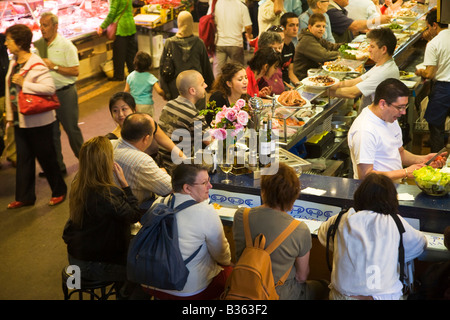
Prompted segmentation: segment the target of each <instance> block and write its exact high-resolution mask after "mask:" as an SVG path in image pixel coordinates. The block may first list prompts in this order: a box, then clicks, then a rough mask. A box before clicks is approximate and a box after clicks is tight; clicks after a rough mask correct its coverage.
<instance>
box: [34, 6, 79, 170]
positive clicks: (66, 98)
mask: <svg viewBox="0 0 450 320" xmlns="http://www.w3.org/2000/svg"><path fill="white" fill-rule="evenodd" d="M40 24H41V26H40V27H41V32H42V38H41V39H39V40H37V41H36V42H35V43H34V44H35V46H36V48H37V49H38V53H39V56H40V57H41V58H42V60H44V62H45V63H46V65H47V67H48V68H49V69H50V71H51V72H50V73H51V75H52V78H53V81H54V82H55V87H56V95H57V96H58V99H59V102H60V104H61V105H60V107H59V108H58V109H56V120H57V121H56V122H55V124H54V129H53V140H54V144H55V149H56V155H57V159H58V164H59V167H60V170H61V172H62V173H63V175H65V174H67V170H66V166H65V164H64V162H63V156H62V152H61V130H60V124H61V125H62V126H63V128H64V131H65V132H66V133H67V137H68V139H69V144H70V147H71V149H72V151H73V153H74V155H75V156H76V157H77V158H78V153H79V152H80V148H81V145H82V144H83V141H84V139H83V135H82V133H81V130H80V127H79V126H78V93H77V88H76V86H75V82H76V80H77V76H78V73H79V71H78V66H79V64H80V63H79V60H78V50H77V48H76V47H75V45H74V44H73V43H72V41H70V40H68V39H66V38H64V37H63V36H62V35H60V34H59V33H58V17H57V16H56V15H54V14H53V13H51V12H44V13H43V14H42V15H41V20H40ZM39 176H41V177H42V176H44V173H43V172H41V173H39Z"/></svg>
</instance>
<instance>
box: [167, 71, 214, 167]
mask: <svg viewBox="0 0 450 320" xmlns="http://www.w3.org/2000/svg"><path fill="white" fill-rule="evenodd" d="M176 85H177V89H178V92H179V93H180V95H179V96H178V97H177V98H176V99H173V100H170V101H168V102H167V104H166V105H165V106H164V107H163V109H162V111H161V115H160V117H159V121H158V125H159V127H160V128H161V129H162V130H163V131H164V132H165V133H166V134H167V135H168V136H169V137H171V139H172V141H173V142H174V143H175V144H176V145H177V146H178V147H179V148H180V149H181V150H183V152H184V154H185V155H186V156H188V155H191V156H193V155H194V154H195V151H198V149H201V148H202V144H204V145H207V144H208V143H209V139H208V138H207V137H205V138H203V137H204V131H205V129H206V128H207V123H206V120H205V117H204V116H203V115H200V114H199V111H198V109H197V108H196V107H195V103H196V102H197V101H198V100H200V99H202V98H205V96H206V87H207V84H206V83H205V80H204V79H203V76H202V75H201V73H200V72H198V71H196V70H185V71H183V72H181V73H180V74H179V75H178V76H177V79H176ZM179 129H181V130H179ZM194 134H196V135H198V137H195V138H196V140H194ZM195 141H198V142H197V143H194V142H195ZM158 156H159V160H160V165H161V166H162V167H164V168H166V169H167V171H171V169H172V167H173V166H174V162H173V161H172V157H171V152H170V150H166V149H164V148H162V147H159V151H158Z"/></svg>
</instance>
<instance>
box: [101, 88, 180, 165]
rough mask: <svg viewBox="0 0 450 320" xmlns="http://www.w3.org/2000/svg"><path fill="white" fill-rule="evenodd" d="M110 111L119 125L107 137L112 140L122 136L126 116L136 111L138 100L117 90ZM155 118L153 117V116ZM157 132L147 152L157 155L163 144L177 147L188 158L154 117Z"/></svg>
mask: <svg viewBox="0 0 450 320" xmlns="http://www.w3.org/2000/svg"><path fill="white" fill-rule="evenodd" d="M109 112H110V113H111V117H112V118H113V120H114V122H116V124H117V127H116V128H115V129H114V130H113V132H111V133H108V134H107V135H106V137H107V138H108V139H110V140H114V139H119V138H120V137H121V134H120V131H121V130H122V125H123V121H124V120H125V118H126V117H127V116H128V115H130V114H132V113H136V102H135V100H134V98H133V96H132V95H131V94H130V93H128V92H117V93H115V94H114V95H113V96H112V97H111V98H110V99H109ZM152 119H153V118H152ZM153 122H154V127H155V132H153V137H154V139H153V142H152V144H151V145H150V147H149V148H148V149H147V150H146V152H147V153H148V154H149V155H150V156H152V157H156V155H157V153H158V146H162V147H164V148H166V149H167V150H173V149H176V150H177V151H178V154H179V156H180V157H182V158H183V159H184V158H186V156H185V155H184V153H183V151H181V150H180V149H179V148H178V147H177V146H176V145H175V144H174V143H173V141H172V140H171V139H170V138H169V137H168V136H167V135H166V134H165V133H164V131H162V129H161V128H160V127H159V126H158V123H156V121H155V120H154V119H153Z"/></svg>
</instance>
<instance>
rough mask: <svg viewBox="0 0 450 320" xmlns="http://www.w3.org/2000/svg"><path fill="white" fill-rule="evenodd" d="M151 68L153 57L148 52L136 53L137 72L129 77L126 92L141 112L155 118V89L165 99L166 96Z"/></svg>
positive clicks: (135, 64)
mask: <svg viewBox="0 0 450 320" xmlns="http://www.w3.org/2000/svg"><path fill="white" fill-rule="evenodd" d="M151 66H152V57H151V56H150V55H149V54H148V53H147V52H144V51H139V52H138V53H136V57H135V58H134V68H135V70H134V71H133V72H131V73H130V74H129V75H128V77H127V82H126V84H125V89H124V91H125V92H130V93H131V95H132V96H133V98H134V100H135V101H136V108H137V110H138V111H139V112H144V113H148V114H149V115H150V116H152V117H153V113H154V108H153V89H155V91H156V93H158V94H159V95H160V96H161V97H163V98H164V97H165V94H164V91H163V90H162V89H161V87H160V85H159V83H158V82H159V80H158V78H156V77H155V76H154V75H153V74H152V73H151V72H150V68H151Z"/></svg>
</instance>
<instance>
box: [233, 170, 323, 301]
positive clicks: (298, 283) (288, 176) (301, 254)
mask: <svg viewBox="0 0 450 320" xmlns="http://www.w3.org/2000/svg"><path fill="white" fill-rule="evenodd" d="M299 195H300V180H299V179H298V177H297V174H296V173H295V170H294V169H293V168H291V167H289V166H288V165H286V164H284V163H279V168H278V171H277V172H276V173H275V174H273V175H263V176H262V177H261V199H262V202H263V205H261V206H259V207H255V208H252V209H251V210H250V213H249V225H250V231H251V236H252V241H253V240H254V239H255V238H256V236H257V235H258V234H260V233H262V234H263V235H264V236H265V238H266V243H267V245H269V244H270V243H272V242H273V241H274V240H275V238H276V237H278V235H279V234H281V232H282V231H283V230H285V229H286V227H287V226H288V225H289V224H290V223H291V221H292V220H293V218H292V217H291V216H290V215H289V214H288V213H287V212H288V211H290V210H292V207H293V205H294V202H295V200H297V198H298V196H299ZM243 214H244V208H240V209H238V210H237V211H236V213H235V215H234V223H233V237H234V242H235V246H236V261H238V260H239V257H240V256H241V254H242V252H243V251H244V248H245V233H244V222H243ZM311 247H312V240H311V233H310V231H309V228H308V227H307V226H306V225H305V224H304V223H300V225H299V226H297V228H296V229H295V230H294V231H293V232H292V233H291V234H290V235H289V236H288V237H287V238H286V240H284V241H283V242H282V244H281V245H280V246H279V247H277V248H276V249H275V250H274V251H273V252H272V254H271V260H272V272H273V277H274V280H275V283H277V282H278V280H279V279H281V278H282V276H283V275H284V274H285V273H286V272H287V271H288V270H289V269H290V268H292V269H291V272H290V273H289V275H288V277H287V279H286V281H285V282H284V284H283V285H280V286H277V287H276V290H277V293H278V295H279V296H280V300H311V299H326V298H327V294H328V289H327V285H328V283H326V281H315V280H307V278H308V274H309V252H310V250H311Z"/></svg>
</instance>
